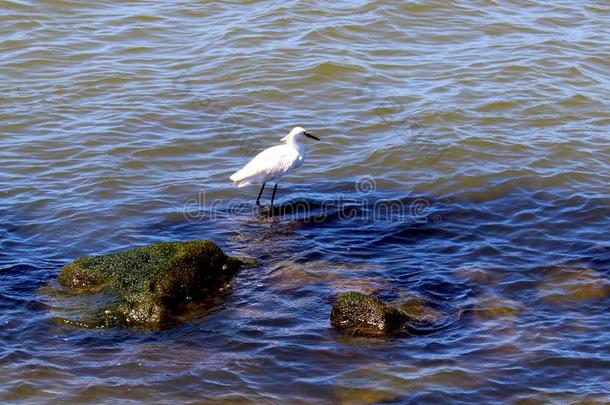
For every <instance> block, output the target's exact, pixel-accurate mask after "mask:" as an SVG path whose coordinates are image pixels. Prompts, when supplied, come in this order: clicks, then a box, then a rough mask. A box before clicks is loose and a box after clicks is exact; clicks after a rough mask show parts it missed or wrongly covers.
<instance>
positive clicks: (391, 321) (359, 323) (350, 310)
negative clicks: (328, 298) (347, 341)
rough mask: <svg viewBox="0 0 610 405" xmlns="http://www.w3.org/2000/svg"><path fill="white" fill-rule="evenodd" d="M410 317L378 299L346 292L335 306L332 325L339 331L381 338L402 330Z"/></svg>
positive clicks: (332, 313)
mask: <svg viewBox="0 0 610 405" xmlns="http://www.w3.org/2000/svg"><path fill="white" fill-rule="evenodd" d="M407 320H408V315H407V314H406V313H404V312H403V311H401V310H400V309H398V308H395V307H393V306H390V305H387V304H385V303H384V302H383V301H381V300H379V299H378V298H376V297H373V296H370V295H365V294H361V293H359V292H354V291H350V292H346V293H343V294H341V295H340V296H339V298H338V299H337V300H336V301H335V303H334V304H333V308H332V311H331V314H330V323H331V325H333V326H334V327H335V328H337V329H342V330H350V331H351V332H353V333H354V334H357V335H364V336H380V335H386V334H389V333H392V332H394V331H397V330H399V329H401V328H402V327H403V326H404V324H405V322H406V321H407Z"/></svg>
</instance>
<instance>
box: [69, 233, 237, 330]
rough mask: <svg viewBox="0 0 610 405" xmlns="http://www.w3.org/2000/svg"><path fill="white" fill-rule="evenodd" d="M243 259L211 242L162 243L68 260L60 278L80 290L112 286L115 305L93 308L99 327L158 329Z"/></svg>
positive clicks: (202, 296) (204, 296)
mask: <svg viewBox="0 0 610 405" xmlns="http://www.w3.org/2000/svg"><path fill="white" fill-rule="evenodd" d="M243 264H245V263H244V262H243V261H242V260H240V259H237V258H234V257H229V256H227V255H225V254H224V253H223V252H222V251H221V250H220V248H219V247H218V246H217V245H216V244H215V243H214V242H211V241H206V240H196V241H188V242H162V243H155V244H152V245H149V246H144V247H139V248H136V249H131V250H127V251H123V252H118V253H111V254H108V255H102V256H87V257H81V258H78V259H76V260H75V261H74V262H72V263H69V264H67V265H65V266H64V267H63V268H62V269H61V271H60V273H59V275H58V277H57V280H58V281H59V283H60V284H61V285H63V286H64V287H68V288H71V289H73V290H74V291H77V292H78V293H93V292H98V291H101V290H109V291H110V292H111V293H112V294H113V295H115V296H116V305H112V306H108V307H105V308H97V309H96V310H95V312H96V314H97V315H98V318H99V320H100V326H119V325H128V326H136V327H144V328H153V329H158V328H162V327H164V326H166V325H167V324H171V323H174V322H175V320H176V319H177V317H179V316H181V315H183V314H184V312H185V311H186V310H187V309H188V307H189V306H190V304H192V303H195V302H198V301H202V300H205V299H207V298H209V296H210V295H211V294H214V293H215V292H216V291H217V290H218V286H219V285H222V284H223V283H225V282H226V281H228V280H229V279H230V278H231V276H232V275H233V274H234V272H235V270H236V269H237V268H239V267H240V266H242V265H243Z"/></svg>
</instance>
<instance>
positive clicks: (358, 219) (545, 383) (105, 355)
mask: <svg viewBox="0 0 610 405" xmlns="http://www.w3.org/2000/svg"><path fill="white" fill-rule="evenodd" d="M0 9H1V10H2V13H0V22H1V24H0V27H2V28H0V51H1V54H0V65H1V66H2V75H3V78H4V79H5V80H0V122H2V124H1V131H0V132H1V135H0V150H2V152H1V154H2V155H1V159H0V179H2V180H1V181H0V197H1V198H0V277H1V280H2V283H0V375H2V378H0V398H1V400H2V401H3V402H11V401H24V400H25V401H28V402H33V401H36V400H38V401H40V402H50V401H53V400H56V399H57V398H58V397H61V398H62V399H66V400H68V401H70V402H91V401H94V402H102V401H120V402H122V401H127V400H138V401H143V402H162V403H163V402H172V403H174V402H196V403H201V402H204V403H207V402H212V401H218V402H227V403H248V402H250V403H401V404H402V403H420V402H444V401H447V400H451V401H453V402H456V403H468V404H470V403H473V402H493V401H499V400H507V399H510V400H511V401H513V402H534V403H538V402H540V403H547V402H552V401H555V402H577V401H581V402H584V401H601V402H603V401H608V400H610V397H609V394H608V393H609V392H610V386H608V381H609V380H610V374H609V372H608V370H610V346H609V345H608V341H609V339H608V338H609V336H610V327H609V326H608V325H610V319H609V315H608V307H609V305H610V301H609V300H610V284H609V282H608V277H609V273H608V269H609V266H610V243H609V241H608V237H607V236H606V235H607V228H608V223H609V220H610V193H609V189H608V184H609V183H610V176H609V175H608V173H609V170H608V169H609V165H608V161H609V160H608V156H610V141H609V138H608V134H609V130H610V115H608V111H609V108H608V107H609V106H608V101H607V88H608V86H607V82H608V71H609V68H610V63H609V62H608V61H609V60H610V58H609V57H608V55H610V34H609V33H608V30H607V25H608V24H607V22H608V17H609V16H610V4H608V3H607V2H604V1H591V2H580V3H574V4H572V3H569V4H568V3H565V2H555V3H548V4H547V3H543V2H539V1H532V2H521V1H507V2H502V3H497V2H496V3H494V2H484V3H482V2H477V1H464V2H459V3H458V2H445V1H428V2H413V1H410V2H388V1H359V2H358V1H352V2H336V3H333V4H325V5H320V4H317V3H312V2H298V3H294V4H286V3H273V2H256V1H254V2H243V3H241V4H237V3H235V4H228V3H226V4H222V3H215V4H207V3H179V4H177V3H176V4H170V3H168V4H158V5H144V4H140V3H137V2H136V3H125V4H115V3H113V4H112V5H110V4H104V3H99V2H98V3H95V4H93V3H91V4H90V3H84V2H81V1H79V0H75V1H70V2H66V1H53V2H47V3H44V4H39V3H36V4H35V3H32V2H28V1H19V2H18V1H4V0H0ZM439 27H442V29H440V28H439ZM294 125H303V126H304V127H307V128H308V129H311V131H312V132H314V131H315V133H316V135H319V136H320V137H321V138H322V140H323V142H318V143H316V144H315V145H311V147H310V155H309V157H308V161H307V162H306V164H305V165H303V166H302V167H301V168H300V170H299V171H298V172H297V173H296V174H295V175H294V176H292V177H290V178H287V179H286V180H285V181H283V182H282V183H281V184H280V188H279V190H278V198H277V199H276V202H277V204H278V207H276V208H275V209H273V210H269V209H268V208H265V207H263V208H262V209H259V208H257V207H255V206H254V204H253V202H254V199H255V197H256V193H257V191H258V190H256V189H254V188H252V189H249V188H246V189H234V188H232V187H231V186H230V181H229V180H228V176H229V175H230V174H231V173H233V172H234V171H235V169H236V168H238V167H241V165H242V164H243V163H245V162H246V161H247V160H248V159H249V158H250V157H251V156H252V155H253V154H255V153H256V152H257V151H258V150H260V149H262V148H265V147H268V146H271V145H274V144H276V143H277V142H278V141H279V139H280V138H281V136H283V135H284V134H285V132H286V131H287V130H288V129H290V128H292V127H293V126H294ZM206 238H209V239H213V240H214V241H216V242H217V243H218V244H219V245H221V246H222V248H223V249H224V250H226V251H227V252H228V253H231V254H234V255H242V256H250V257H253V258H256V259H257V261H258V265H257V266H256V267H254V268H251V269H246V270H244V271H242V272H241V273H239V274H238V275H237V276H236V277H235V278H234V280H233V283H232V286H231V289H230V290H228V291H227V294H226V295H225V296H223V299H222V300H219V301H218V302H216V303H215V305H214V306H213V309H212V310H211V311H205V313H204V314H201V316H198V317H195V318H194V319H189V320H188V321H187V322H186V323H184V324H183V325H180V326H177V327H175V328H171V329H168V330H164V331H159V332H154V333H152V332H151V333H143V332H141V331H140V332H138V331H133V330H124V329H109V330H98V329H88V330H83V329H80V328H76V327H74V326H73V325H69V324H65V323H63V322H56V321H55V320H56V318H54V317H55V316H56V315H57V314H58V312H62V313H63V312H65V311H67V312H69V311H74V307H73V306H72V305H71V304H72V303H69V304H70V305H69V306H68V305H67V304H68V302H66V301H64V300H63V299H65V298H66V297H64V298H63V299H58V298H57V299H56V298H52V297H49V296H48V295H47V294H43V293H39V291H40V288H42V287H43V286H45V285H47V284H48V283H49V282H50V281H51V280H52V279H53V278H54V276H55V275H56V274H57V272H58V271H59V268H60V267H61V265H63V264H64V263H66V262H67V261H70V260H72V259H73V258H74V257H77V256H80V255H85V254H101V253H107V252H110V251H113V250H117V249H123V248H126V247H134V246H139V245H144V244H147V243H151V242H158V241H165V240H188V239H206ZM348 290H357V291H361V292H364V293H367V294H375V295H376V296H378V297H380V298H381V299H383V300H384V301H387V302H392V303H399V302H404V301H405V300H407V299H409V298H410V297H419V298H421V299H425V300H426V301H428V302H430V303H431V305H432V306H433V308H434V310H435V311H436V313H437V316H438V318H437V319H436V321H435V322H434V323H433V326H432V327H431V328H429V329H428V330H422V329H418V328H414V329H413V330H412V332H413V333H412V334H411V335H410V336H408V337H402V338H398V337H390V338H386V339H366V338H357V337H352V336H347V335H345V334H340V333H337V332H335V331H334V330H333V329H332V328H331V327H330V325H329V320H328V317H329V313H330V307H331V304H332V302H333V300H334V299H335V297H336V296H337V295H338V294H340V293H341V292H344V291H348ZM43 291H44V289H43ZM79 302H80V303H81V304H80V305H82V301H79ZM70 308H72V309H70Z"/></svg>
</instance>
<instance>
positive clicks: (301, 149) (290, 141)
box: [282, 135, 307, 155]
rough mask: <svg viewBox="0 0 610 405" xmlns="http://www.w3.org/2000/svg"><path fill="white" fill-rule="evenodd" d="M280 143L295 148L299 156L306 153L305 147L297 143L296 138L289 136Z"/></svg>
mask: <svg viewBox="0 0 610 405" xmlns="http://www.w3.org/2000/svg"><path fill="white" fill-rule="evenodd" d="M282 141H284V142H285V143H286V145H289V146H292V147H293V148H295V149H296V150H297V151H299V155H305V153H306V151H307V150H306V148H305V145H304V144H302V143H301V142H299V141H298V140H297V139H296V137H294V136H291V135H287V136H285V137H284V138H283V139H282Z"/></svg>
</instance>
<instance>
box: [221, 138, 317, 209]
mask: <svg viewBox="0 0 610 405" xmlns="http://www.w3.org/2000/svg"><path fill="white" fill-rule="evenodd" d="M305 137H307V138H311V139H315V140H316V141H319V140H320V139H319V138H318V137H315V136H313V135H312V134H310V133H309V132H307V131H305V130H304V129H303V128H301V127H294V128H293V129H292V131H290V132H289V133H288V135H286V136H285V137H283V138H282V141H283V142H284V144H282V145H277V146H273V147H271V148H268V149H265V150H264V151H262V152H261V153H259V154H258V155H256V156H255V157H254V158H253V159H252V160H251V161H250V162H248V164H247V165H245V166H244V167H243V168H242V169H241V170H239V171H237V172H236V173H233V174H232V175H231V177H229V178H230V179H231V180H233V185H234V186H237V187H245V186H248V185H250V184H260V183H262V184H263V186H262V187H261V191H260V192H259V193H258V197H256V205H260V199H261V195H262V194H263V190H264V189H265V183H267V182H268V181H275V187H273V194H272V195H271V206H272V207H273V200H274V199H275V192H276V191H277V184H278V183H279V179H280V178H281V177H283V176H285V175H287V174H288V173H291V172H292V171H294V170H295V169H296V168H297V167H299V166H301V165H302V164H303V161H304V160H305V156H306V155H307V150H306V148H305V145H303V144H302V143H300V141H302V140H304V139H305Z"/></svg>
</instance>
